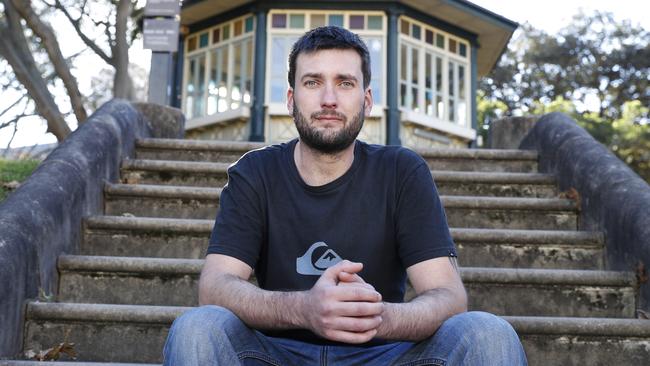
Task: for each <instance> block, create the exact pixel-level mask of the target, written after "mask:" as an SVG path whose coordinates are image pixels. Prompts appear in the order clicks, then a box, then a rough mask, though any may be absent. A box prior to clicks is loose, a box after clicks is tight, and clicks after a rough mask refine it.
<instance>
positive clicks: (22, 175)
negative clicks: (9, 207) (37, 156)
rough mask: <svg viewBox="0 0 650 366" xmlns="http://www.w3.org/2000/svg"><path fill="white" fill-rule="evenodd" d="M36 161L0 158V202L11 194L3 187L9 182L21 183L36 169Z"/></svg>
mask: <svg viewBox="0 0 650 366" xmlns="http://www.w3.org/2000/svg"><path fill="white" fill-rule="evenodd" d="M39 163H40V161H38V160H5V159H2V158H0V201H2V200H4V199H5V197H7V196H8V195H9V193H10V192H11V190H10V189H8V188H7V187H5V184H7V183H10V182H14V181H17V182H22V181H24V180H25V179H27V177H29V175H30V174H32V172H33V171H34V169H36V167H37V166H38V164H39Z"/></svg>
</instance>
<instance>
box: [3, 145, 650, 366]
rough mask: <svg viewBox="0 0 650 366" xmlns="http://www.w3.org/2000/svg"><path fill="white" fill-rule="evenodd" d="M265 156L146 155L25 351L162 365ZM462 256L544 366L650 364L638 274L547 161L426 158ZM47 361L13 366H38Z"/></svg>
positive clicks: (127, 176) (99, 220)
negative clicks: (59, 349)
mask: <svg viewBox="0 0 650 366" xmlns="http://www.w3.org/2000/svg"><path fill="white" fill-rule="evenodd" d="M260 146H261V145H259V144H253V143H235V142H233V143H224V142H207V141H191V140H163V139H148V140H141V141H138V142H137V147H136V156H135V159H132V160H128V161H124V162H123V164H122V170H121V176H122V182H121V183H108V184H106V187H105V204H104V215H103V216H95V217H88V218H86V219H85V221H84V223H83V225H84V226H83V240H82V243H81V247H80V248H79V252H78V253H79V254H75V255H71V254H66V255H62V256H60V257H59V259H58V269H59V274H60V279H59V281H60V282H59V293H58V297H57V298H56V301H55V302H31V303H29V304H28V305H27V309H26V326H25V339H24V349H25V350H34V351H40V350H43V349H47V348H50V347H52V346H55V345H57V344H60V343H61V342H71V343H74V348H75V350H76V352H77V353H78V357H77V362H76V363H67V362H59V363H58V364H59V365H80V364H89V365H102V364H103V363H106V364H111V365H120V364H121V365H126V364H127V363H137V364H147V363H153V364H159V363H160V362H161V361H162V356H161V351H162V346H163V344H164V341H165V338H166V336H167V330H168V328H169V326H170V325H171V323H172V321H173V320H174V319H175V318H176V317H177V316H178V315H179V314H181V313H182V312H183V311H185V310H187V307H191V306H196V305H197V282H198V277H199V273H200V270H201V266H202V263H203V261H202V258H203V257H204V253H205V249H206V247H207V239H208V236H209V234H210V231H211V228H212V224H213V220H214V217H215V213H216V211H217V209H218V205H219V196H220V193H221V188H220V187H221V186H223V184H224V183H225V182H226V180H227V174H226V171H227V167H228V166H229V164H230V163H232V162H234V161H235V160H236V159H237V158H238V157H239V156H241V155H242V154H243V153H245V152H246V151H248V150H251V149H254V148H258V147H260ZM419 153H420V154H421V155H422V156H423V157H424V158H425V159H426V160H427V162H428V163H429V166H430V168H431V170H432V174H433V176H434V179H435V181H436V184H437V186H438V190H439V192H440V194H441V196H442V201H443V204H444V206H445V209H446V212H447V215H448V220H449V224H450V226H451V228H452V229H451V233H452V236H453V238H454V241H455V242H456V245H457V247H458V251H459V261H460V264H461V266H462V269H461V275H462V278H463V281H464V283H465V286H466V288H467V291H468V295H469V307H470V309H473V310H486V311H490V312H493V313H496V314H498V315H501V316H503V317H504V318H505V319H506V320H508V321H509V322H510V323H511V324H512V325H513V326H514V327H515V329H516V330H517V331H518V333H519V335H520V336H521V338H522V341H523V343H524V347H525V348H526V351H527V354H528V357H529V362H530V364H531V365H577V364H580V365H609V364H616V365H644V364H650V321H648V320H640V319H635V316H636V301H637V299H636V296H637V286H638V285H637V278H636V277H635V275H634V273H631V272H630V273H626V272H612V271H606V270H605V262H604V251H605V248H604V237H603V234H602V233H600V232H585V231H578V228H579V222H578V221H579V212H578V205H577V203H576V202H575V201H574V200H572V199H567V198H563V197H564V196H566V195H563V194H561V193H560V192H558V191H557V189H556V187H555V184H554V178H553V176H549V175H545V174H540V173H537V155H536V153H535V152H530V151H518V150H423V151H419ZM32 364H34V365H35V364H39V363H37V362H35V361H0V365H5V366H7V365H32Z"/></svg>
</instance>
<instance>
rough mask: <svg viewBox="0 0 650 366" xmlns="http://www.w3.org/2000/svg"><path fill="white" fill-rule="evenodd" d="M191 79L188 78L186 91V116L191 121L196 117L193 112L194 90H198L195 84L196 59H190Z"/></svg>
mask: <svg viewBox="0 0 650 366" xmlns="http://www.w3.org/2000/svg"><path fill="white" fill-rule="evenodd" d="M188 69H189V77H188V78H187V85H186V88H187V89H186V90H185V92H186V93H185V95H186V99H185V114H186V115H187V119H191V118H193V117H194V114H193V111H194V90H195V89H196V87H195V85H194V83H195V80H194V79H195V77H194V73H195V70H196V60H195V59H194V58H191V59H190V62H189V65H188Z"/></svg>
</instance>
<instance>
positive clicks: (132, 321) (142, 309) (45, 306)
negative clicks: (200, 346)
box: [0, 303, 650, 366]
mask: <svg viewBox="0 0 650 366" xmlns="http://www.w3.org/2000/svg"><path fill="white" fill-rule="evenodd" d="M187 309H188V308H181V307H160V306H135V305H105V304H68V303H29V304H28V306H27V326H26V335H25V343H26V349H46V348H49V347H51V346H52V345H55V344H58V343H60V342H61V340H62V339H64V338H66V339H68V342H73V343H75V349H76V350H77V352H78V353H79V357H78V359H79V360H80V361H89V360H92V361H95V362H151V363H156V362H158V363H159V362H161V353H162V347H163V344H164V341H165V337H166V335H167V330H168V328H169V326H170V325H171V323H172V321H173V319H175V318H176V317H177V316H178V315H180V314H181V313H183V312H184V311H186V310H187ZM504 319H505V320H507V321H508V322H510V323H511V324H512V325H513V327H514V328H515V330H516V331H517V332H518V334H519V335H520V337H521V339H522V341H523V344H524V348H525V350H526V354H527V356H528V361H529V364H530V365H645V364H647V360H648V348H649V347H650V321H649V320H640V319H609V318H554V317H530V316H521V317H520V316H506V317H504ZM0 362H2V361H0ZM66 366H67V365H66Z"/></svg>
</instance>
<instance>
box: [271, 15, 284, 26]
mask: <svg viewBox="0 0 650 366" xmlns="http://www.w3.org/2000/svg"><path fill="white" fill-rule="evenodd" d="M271 27H273V28H286V27H287V14H273V16H272V17H271Z"/></svg>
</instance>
